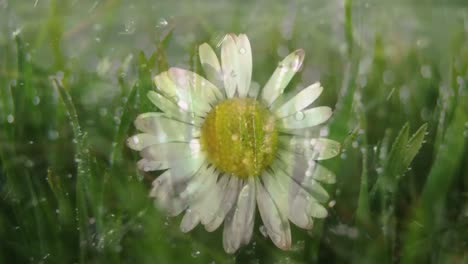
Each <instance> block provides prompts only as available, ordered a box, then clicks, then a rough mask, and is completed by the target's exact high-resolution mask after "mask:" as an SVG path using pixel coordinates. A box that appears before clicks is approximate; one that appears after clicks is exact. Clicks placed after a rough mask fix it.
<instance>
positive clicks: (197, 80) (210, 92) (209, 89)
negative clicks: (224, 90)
mask: <svg viewBox="0 0 468 264" xmlns="http://www.w3.org/2000/svg"><path fill="white" fill-rule="evenodd" d="M169 77H170V78H171V80H172V81H173V82H174V83H175V84H176V87H177V88H176V93H177V96H176V98H175V100H176V102H177V105H178V106H179V107H180V108H182V109H184V110H185V111H188V112H193V113H195V114H197V115H198V116H204V115H205V114H206V113H208V112H209V111H210V110H211V105H210V104H211V103H215V102H216V100H217V98H216V95H215V91H217V92H218V93H220V92H219V90H218V89H217V88H216V87H215V86H214V85H213V84H212V83H210V82H209V81H208V80H206V79H204V78H203V77H201V76H200V75H198V74H196V73H194V72H191V71H187V70H184V69H180V68H170V69H169ZM220 96H221V95H220Z"/></svg>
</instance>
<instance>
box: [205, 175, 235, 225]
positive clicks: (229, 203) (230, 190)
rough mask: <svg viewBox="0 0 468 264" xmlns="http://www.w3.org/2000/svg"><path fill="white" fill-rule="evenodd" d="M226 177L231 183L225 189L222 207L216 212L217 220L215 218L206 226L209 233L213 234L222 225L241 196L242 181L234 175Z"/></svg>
mask: <svg viewBox="0 0 468 264" xmlns="http://www.w3.org/2000/svg"><path fill="white" fill-rule="evenodd" d="M226 176H227V177H228V180H229V182H228V183H227V185H226V187H225V189H224V196H223V199H222V202H221V204H220V207H219V208H218V209H217V210H216V216H215V218H213V220H212V221H211V222H209V223H208V224H206V225H205V229H206V231H208V232H213V231H214V230H216V229H217V228H218V227H219V226H220V225H221V223H222V222H223V220H224V218H225V217H226V214H227V213H228V212H229V211H230V210H231V208H232V207H233V206H234V204H235V202H236V200H237V196H238V195H239V189H240V187H241V185H240V183H241V181H240V179H239V178H238V177H236V176H232V175H226Z"/></svg>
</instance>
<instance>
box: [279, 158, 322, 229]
mask: <svg viewBox="0 0 468 264" xmlns="http://www.w3.org/2000/svg"><path fill="white" fill-rule="evenodd" d="M272 169H273V171H274V178H275V179H276V180H277V181H278V182H279V183H280V185H282V191H283V192H287V193H288V198H287V199H286V200H288V201H289V206H288V208H289V211H288V216H289V219H290V220H291V222H293V223H294V224H295V225H297V226H299V227H301V228H304V229H310V228H312V225H313V220H312V219H311V218H312V217H316V218H323V217H326V216H327V211H326V210H325V208H324V207H323V206H322V205H320V204H319V203H318V201H317V199H316V197H315V196H314V194H316V192H314V191H311V190H310V189H308V188H306V186H305V185H304V184H302V183H301V182H297V181H296V179H295V178H293V177H291V176H290V175H288V174H286V173H285V171H283V169H281V168H280V167H279V166H277V164H274V165H273V166H272ZM285 189H287V191H285ZM327 196H328V194H327ZM283 199H284V198H283Z"/></svg>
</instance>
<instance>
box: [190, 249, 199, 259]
mask: <svg viewBox="0 0 468 264" xmlns="http://www.w3.org/2000/svg"><path fill="white" fill-rule="evenodd" d="M190 255H191V256H192V257H193V258H196V257H198V256H200V251H198V250H195V251H193V252H192V254H190Z"/></svg>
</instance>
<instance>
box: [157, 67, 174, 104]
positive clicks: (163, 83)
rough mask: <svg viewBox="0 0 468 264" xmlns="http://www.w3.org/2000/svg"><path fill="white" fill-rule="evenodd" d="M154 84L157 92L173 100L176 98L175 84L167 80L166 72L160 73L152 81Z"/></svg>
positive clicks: (169, 79)
mask: <svg viewBox="0 0 468 264" xmlns="http://www.w3.org/2000/svg"><path fill="white" fill-rule="evenodd" d="M153 81H154V84H156V88H157V89H158V91H159V92H160V93H161V94H163V95H164V96H166V97H167V98H174V97H175V96H177V93H176V85H175V83H174V82H173V81H172V80H171V78H169V74H168V72H167V71H166V72H161V73H160V74H158V75H156V76H155V77H154V79H153Z"/></svg>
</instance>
